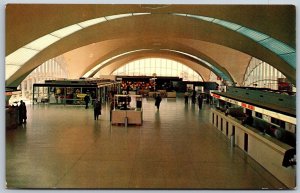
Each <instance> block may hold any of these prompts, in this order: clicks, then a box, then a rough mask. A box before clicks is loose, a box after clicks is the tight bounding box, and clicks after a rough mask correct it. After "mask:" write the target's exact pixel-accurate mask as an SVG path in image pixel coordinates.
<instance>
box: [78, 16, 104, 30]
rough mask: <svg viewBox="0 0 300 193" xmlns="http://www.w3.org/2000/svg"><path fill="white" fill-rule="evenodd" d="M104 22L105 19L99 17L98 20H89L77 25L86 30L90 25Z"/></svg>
mask: <svg viewBox="0 0 300 193" xmlns="http://www.w3.org/2000/svg"><path fill="white" fill-rule="evenodd" d="M105 21H106V19H105V17H100V18H96V19H90V20H87V21H84V22H81V23H78V25H80V26H81V27H84V28H86V27H89V26H91V25H96V24H98V23H101V22H105Z"/></svg>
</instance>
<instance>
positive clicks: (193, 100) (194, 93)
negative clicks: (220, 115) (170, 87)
mask: <svg viewBox="0 0 300 193" xmlns="http://www.w3.org/2000/svg"><path fill="white" fill-rule="evenodd" d="M196 94H197V93H196V91H195V90H193V94H192V104H195V103H196Z"/></svg>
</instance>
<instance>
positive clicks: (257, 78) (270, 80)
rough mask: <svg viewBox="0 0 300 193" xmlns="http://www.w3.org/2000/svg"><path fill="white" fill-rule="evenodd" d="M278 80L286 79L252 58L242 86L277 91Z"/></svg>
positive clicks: (270, 67) (272, 68) (268, 66)
mask: <svg viewBox="0 0 300 193" xmlns="http://www.w3.org/2000/svg"><path fill="white" fill-rule="evenodd" d="M278 78H286V77H285V76H284V75H283V74H282V73H281V72H280V71H279V70H277V69H276V68H274V67H273V66H271V65H269V64H268V63H266V62H263V61H261V60H259V59H257V58H254V57H252V59H251V60H250V63H249V66H248V68H247V70H246V73H245V76H244V81H243V85H244V86H249V87H259V88H270V89H274V90H277V89H278Z"/></svg>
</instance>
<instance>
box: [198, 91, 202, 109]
mask: <svg viewBox="0 0 300 193" xmlns="http://www.w3.org/2000/svg"><path fill="white" fill-rule="evenodd" d="M202 103H203V97H202V95H201V94H199V95H198V105H199V110H201V109H202Z"/></svg>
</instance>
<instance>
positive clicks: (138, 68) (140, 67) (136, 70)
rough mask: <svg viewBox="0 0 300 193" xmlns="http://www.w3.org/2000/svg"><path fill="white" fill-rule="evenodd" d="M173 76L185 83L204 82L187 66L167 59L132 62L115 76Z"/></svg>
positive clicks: (121, 68) (115, 72)
mask: <svg viewBox="0 0 300 193" xmlns="http://www.w3.org/2000/svg"><path fill="white" fill-rule="evenodd" d="M154 73H155V74H156V76H172V77H180V78H182V79H183V80H184V81H203V79H202V77H201V76H200V75H199V74H198V73H197V72H195V71H194V70H192V69H191V68H189V67H187V66H186V65H184V64H182V63H180V62H177V61H174V60H170V59H165V58H145V59H140V60H135V61H132V62H130V63H128V64H125V65H124V66H122V67H120V68H118V69H117V70H115V71H114V72H113V73H112V74H113V75H122V76H124V75H125V76H126V75H127V76H153V74H154Z"/></svg>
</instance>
